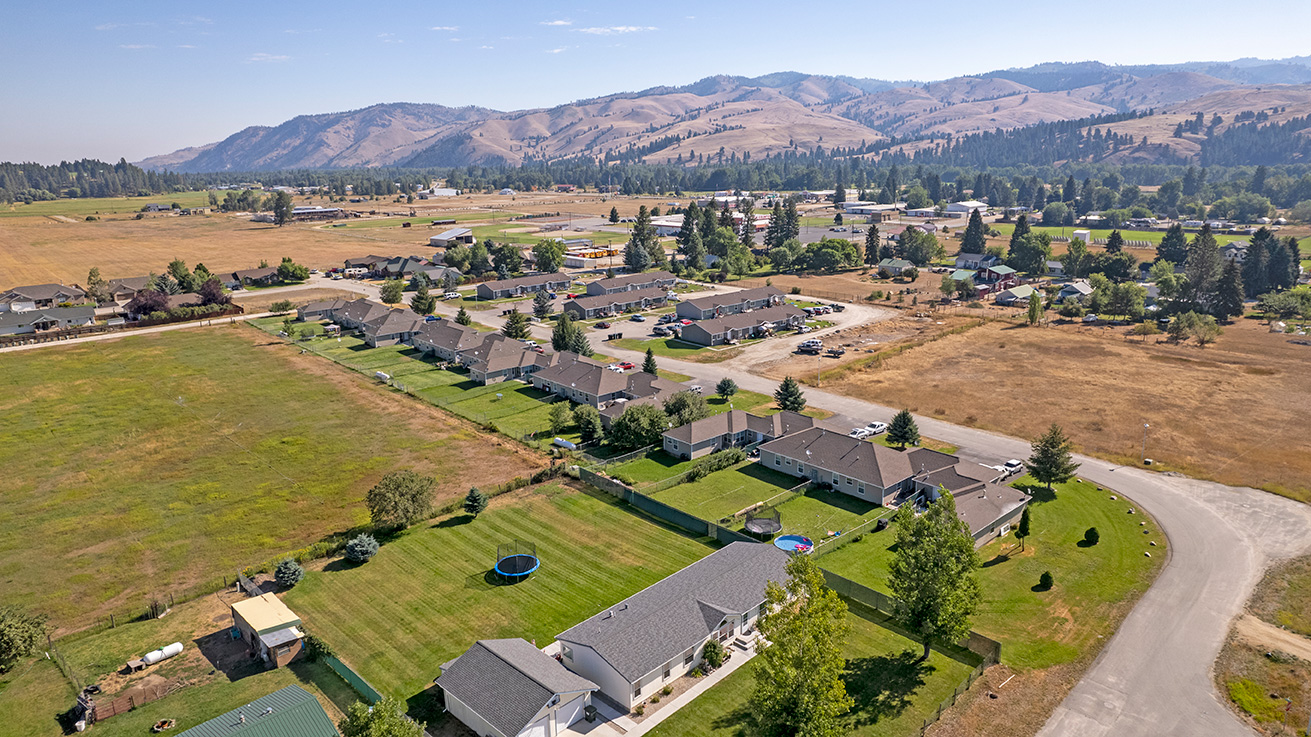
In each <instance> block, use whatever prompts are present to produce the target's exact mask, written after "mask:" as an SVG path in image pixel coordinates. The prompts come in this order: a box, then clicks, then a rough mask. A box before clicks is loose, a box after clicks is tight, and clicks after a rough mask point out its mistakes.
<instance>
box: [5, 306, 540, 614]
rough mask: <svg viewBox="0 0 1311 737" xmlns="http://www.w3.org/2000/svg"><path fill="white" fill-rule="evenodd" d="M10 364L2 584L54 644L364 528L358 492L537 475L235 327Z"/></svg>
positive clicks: (520, 452)
mask: <svg viewBox="0 0 1311 737" xmlns="http://www.w3.org/2000/svg"><path fill="white" fill-rule="evenodd" d="M4 365H5V370H4V371H3V372H0V413H2V414H3V415H4V416H5V418H6V422H5V423H4V425H3V426H0V464H3V465H4V467H5V468H6V470H7V478H8V479H9V483H8V484H7V485H6V486H5V489H4V491H3V492H0V499H3V501H4V503H3V504H0V580H2V581H3V582H4V589H5V592H6V596H5V601H6V603H8V604H17V605H20V606H25V607H30V608H32V609H34V610H37V611H40V612H43V613H45V614H48V615H50V616H51V618H52V624H53V625H54V627H55V628H56V631H57V632H58V631H62V632H67V631H72V630H78V629H81V628H84V627H86V626H88V625H92V624H95V623H97V622H103V621H104V620H105V619H106V618H107V617H108V616H109V615H110V614H116V615H117V616H118V617H119V618H120V619H121V618H123V617H124V616H130V617H135V616H137V615H139V614H141V613H142V612H143V611H144V609H145V607H146V606H147V604H148V603H149V600H150V599H151V598H152V597H163V598H164V600H165V601H167V599H168V597H169V595H172V596H174V597H175V598H183V597H184V596H186V595H188V594H192V593H195V592H200V591H209V590H213V588H214V587H216V586H217V585H218V584H219V583H220V582H221V581H222V576H223V575H224V574H226V575H228V576H231V575H233V574H234V573H235V572H236V571H237V570H239V569H240V568H242V567H244V566H249V565H256V564H260V563H262V562H264V561H265V560H267V559H269V558H271V557H274V556H277V555H280V554H282V553H284V552H286V551H290V550H294V549H297V548H299V547H302V546H305V545H309V544H311V543H314V542H317V541H319V540H321V539H323V538H324V537H325V536H328V535H332V534H334V533H339V532H343V531H346V530H348V529H350V528H352V527H355V526H357V525H360V524H363V523H365V522H366V521H367V512H366V510H365V508H364V505H363V503H362V500H363V496H364V493H365V492H366V491H367V490H368V489H369V487H371V486H372V485H373V484H374V483H375V482H376V481H377V480H378V479H379V478H380V477H381V476H382V475H383V474H385V473H386V472H388V471H391V470H394V469H397V468H414V469H416V470H420V471H423V472H429V473H432V474H434V475H435V476H437V477H438V478H439V479H440V481H439V485H438V492H437V495H436V496H437V500H438V501H444V500H447V499H450V498H452V497H454V496H457V495H461V494H463V493H464V492H465V491H466V490H467V489H468V487H469V486H471V485H472V484H474V483H483V484H488V485H490V484H495V483H501V482H504V481H507V480H509V479H510V478H511V477H513V476H516V475H529V474H531V473H532V472H533V471H534V470H536V469H537V468H539V467H540V466H541V465H542V461H541V460H540V459H538V458H537V457H535V456H532V455H529V454H528V453H527V451H525V450H524V449H523V448H521V447H520V446H517V445H515V444H513V443H509V442H506V441H504V440H503V439H499V438H496V437H494V436H489V435H486V434H484V433H481V432H479V431H477V430H476V429H474V428H473V427H472V426H470V425H466V424H463V423H461V422H459V421H456V420H453V419H452V418H451V417H449V416H448V415H445V414H442V413H439V412H436V411H435V410H432V409H431V408H428V407H425V406H423V405H422V404H416V403H413V402H410V401H408V400H406V399H405V398H404V397H401V396H399V395H396V394H394V393H392V392H390V391H387V390H383V389H380V388H376V387H372V386H369V385H368V384H367V382H363V381H360V380H359V378H357V377H355V376H352V375H351V374H349V373H347V372H343V371H341V370H339V369H336V368H334V367H332V366H331V365H329V364H326V363H324V362H322V361H319V359H318V358H316V357H314V356H298V355H296V352H295V351H294V350H293V349H290V348H289V347H288V346H287V345H286V344H285V343H284V342H282V341H270V340H269V338H268V337H267V336H265V335H264V334H262V333H259V332H257V331H254V330H250V329H248V328H246V327H243V326H240V325H235V326H231V327H216V328H207V329H203V330H185V331H175V332H169V333H160V334H154V335H138V336H132V337H125V338H122V339H119V340H113V341H104V342H95V343H87V344H82V345H75V346H67V347H52V348H44V349H41V350H35V351H24V352H17V353H12V354H10V355H7V356H5V357H4ZM232 366H240V367H241V370H240V371H232V370H229V367H232ZM33 560H40V561H42V564H41V565H39V566H34V565H31V561H33Z"/></svg>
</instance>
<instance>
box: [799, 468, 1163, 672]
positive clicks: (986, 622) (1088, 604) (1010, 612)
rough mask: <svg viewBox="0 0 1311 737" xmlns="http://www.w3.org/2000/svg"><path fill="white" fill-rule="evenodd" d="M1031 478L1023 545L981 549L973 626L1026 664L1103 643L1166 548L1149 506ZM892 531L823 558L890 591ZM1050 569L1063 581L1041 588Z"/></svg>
mask: <svg viewBox="0 0 1311 737" xmlns="http://www.w3.org/2000/svg"><path fill="white" fill-rule="evenodd" d="M1031 484H1032V479H1030V478H1029V477H1027V476H1025V477H1023V478H1022V479H1020V480H1019V481H1017V482H1016V484H1015V485H1016V486H1019V487H1021V488H1025V489H1026V490H1029V493H1031V494H1033V495H1034V500H1033V502H1031V504H1032V510H1033V511H1032V516H1033V529H1032V534H1031V536H1030V537H1029V538H1028V539H1026V540H1025V550H1024V552H1020V550H1019V546H1018V544H1017V543H1016V540H1015V538H1014V537H1011V536H1007V537H1004V538H1000V539H998V540H994V541H993V542H991V543H989V544H988V545H986V546H984V547H983V548H982V549H981V550H980V551H979V555H980V558H981V559H982V560H983V567H982V568H981V569H980V570H979V584H980V586H981V587H982V589H983V601H982V603H981V605H980V607H979V611H978V613H977V615H976V616H975V618H974V629H975V630H977V631H978V632H980V633H982V634H984V635H987V636H988V637H991V638H993V639H995V640H998V641H1000V642H1001V643H1002V659H1003V660H1004V661H1005V662H1006V663H1007V664H1008V665H1010V666H1011V667H1016V668H1026V669H1027V668H1046V667H1049V666H1052V665H1057V664H1060V663H1068V662H1071V661H1073V660H1076V659H1078V658H1079V657H1080V656H1081V655H1082V654H1084V653H1086V652H1089V651H1090V650H1091V649H1093V648H1096V647H1099V646H1100V644H1101V643H1104V642H1105V641H1106V639H1107V638H1109V637H1110V636H1111V634H1112V633H1113V631H1114V625H1115V623H1116V622H1117V621H1118V618H1119V617H1120V616H1122V615H1123V614H1124V613H1126V612H1127V611H1128V608H1129V607H1130V606H1131V605H1132V603H1133V602H1134V601H1135V600H1137V598H1138V597H1139V596H1141V595H1142V594H1143V593H1144V592H1146V591H1147V588H1148V586H1150V585H1151V582H1152V581H1153V580H1154V579H1155V578H1156V574H1157V572H1158V571H1159V570H1160V567H1161V565H1162V564H1163V563H1164V562H1165V555H1166V551H1165V545H1166V541H1165V537H1164V535H1162V534H1161V533H1160V531H1159V530H1157V529H1156V526H1155V525H1154V524H1152V523H1151V522H1150V521H1147V520H1145V518H1144V517H1143V515H1142V514H1128V510H1129V508H1130V507H1131V506H1133V505H1132V503H1130V502H1128V501H1126V500H1125V499H1124V498H1123V497H1121V498H1119V499H1118V500H1116V501H1112V500H1111V496H1113V495H1115V492H1113V491H1109V490H1106V491H1097V487H1096V486H1095V485H1093V484H1090V483H1086V482H1078V481H1071V482H1069V483H1066V484H1058V485H1057V486H1056V487H1055V493H1054V495H1049V494H1048V493H1047V491H1046V489H1045V487H1041V486H1036V487H1035V486H1032V485H1031ZM1145 521H1146V522H1147V524H1146V525H1140V524H1139V523H1140V522H1145ZM1089 527H1096V528H1097V531H1098V532H1099V533H1100V535H1101V541H1100V542H1099V543H1098V544H1097V545H1095V546H1092V547H1084V546H1082V545H1081V544H1080V543H1081V541H1082V540H1083V535H1084V531H1085V530H1087V529H1088V528H1089ZM1144 530H1146V531H1147V534H1143V532H1144ZM895 535H896V531H895V525H894V526H892V527H889V528H888V529H887V530H884V531H882V532H877V533H866V534H865V536H864V538H863V539H862V540H860V541H859V542H853V543H848V544H847V545H845V546H843V547H842V548H840V549H838V550H836V551H834V552H832V553H829V554H827V555H824V556H822V557H820V558H819V564H820V565H821V566H822V567H824V568H825V569H828V570H830V571H832V572H834V573H837V574H839V575H841V576H846V577H847V578H850V579H852V580H854V581H856V582H858V583H861V584H864V585H866V586H869V587H870V588H874V589H878V590H879V591H882V592H884V593H891V592H890V590H889V589H888V584H887V575H888V563H889V562H890V560H891V559H892V555H893V551H892V547H893V545H894V540H895ZM1150 541H1155V542H1156V546H1155V547H1153V546H1151V545H1150V544H1149V542H1150ZM1145 552H1150V553H1151V554H1152V557H1150V558H1149V557H1147V556H1145V555H1143V553H1145ZM1043 571H1051V573H1052V576H1053V577H1054V578H1055V582H1056V585H1055V586H1054V587H1053V588H1052V590H1050V591H1034V590H1033V589H1034V587H1035V586H1037V584H1038V577H1039V576H1041V575H1042V573H1043Z"/></svg>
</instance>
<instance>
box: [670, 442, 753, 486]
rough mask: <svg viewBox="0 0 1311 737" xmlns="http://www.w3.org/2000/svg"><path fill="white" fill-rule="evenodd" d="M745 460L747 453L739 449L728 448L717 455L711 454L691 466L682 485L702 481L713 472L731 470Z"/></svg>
mask: <svg viewBox="0 0 1311 737" xmlns="http://www.w3.org/2000/svg"><path fill="white" fill-rule="evenodd" d="M746 459H747V452H746V451H745V450H742V449H741V448H729V449H727V450H722V451H720V452H718V453H711V454H710V455H708V456H706V457H705V458H702V459H701V460H699V461H697V462H696V463H695V464H693V465H692V467H691V468H689V469H688V470H687V479H686V481H685V482H684V483H689V484H690V483H692V482H693V481H697V480H699V479H702V478H704V477H706V476H708V475H710V474H712V473H714V472H715V471H722V470H724V469H725V468H731V467H733V466H736V465H737V464H739V463H741V462H742V461H745V460H746Z"/></svg>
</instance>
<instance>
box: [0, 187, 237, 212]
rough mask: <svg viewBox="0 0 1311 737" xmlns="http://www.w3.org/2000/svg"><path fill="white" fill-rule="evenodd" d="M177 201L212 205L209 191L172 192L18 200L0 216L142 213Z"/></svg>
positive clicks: (195, 204)
mask: <svg viewBox="0 0 1311 737" xmlns="http://www.w3.org/2000/svg"><path fill="white" fill-rule="evenodd" d="M219 199H220V200H222V199H223V197H222V196H220V197H219ZM174 202H176V203H177V204H179V205H181V206H183V207H208V206H209V193H208V192H170V193H166V194H159V195H151V196H149V197H88V198H85V199H75V200H68V199H60V200H46V201H44V202H33V203H32V204H30V205H25V204H23V203H21V202H16V203H13V204H9V205H0V217H22V216H29V217H30V216H36V217H41V216H46V215H63V216H65V217H71V218H84V217H86V216H87V215H113V214H122V213H137V212H141V208H143V207H145V206H146V205H148V204H151V203H158V204H161V205H171V204H173V203H174ZM155 217H160V216H155ZM191 217H196V216H194V215H193V216H191Z"/></svg>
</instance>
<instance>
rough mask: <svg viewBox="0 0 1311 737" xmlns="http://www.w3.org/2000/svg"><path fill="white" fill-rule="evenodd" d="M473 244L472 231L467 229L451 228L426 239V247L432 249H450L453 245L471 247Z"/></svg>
mask: <svg viewBox="0 0 1311 737" xmlns="http://www.w3.org/2000/svg"><path fill="white" fill-rule="evenodd" d="M475 242H476V239H475V238H474V237H473V231H472V230H470V229H469V228H451V229H450V230H444V231H442V232H440V233H438V234H437V235H434V236H433V237H431V238H429V239H428V245H430V246H432V247H434V248H450V247H451V246H455V245H465V246H472V245H473V244H474V243H475Z"/></svg>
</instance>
